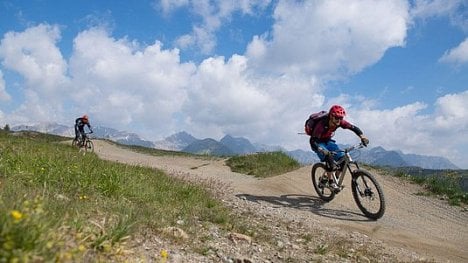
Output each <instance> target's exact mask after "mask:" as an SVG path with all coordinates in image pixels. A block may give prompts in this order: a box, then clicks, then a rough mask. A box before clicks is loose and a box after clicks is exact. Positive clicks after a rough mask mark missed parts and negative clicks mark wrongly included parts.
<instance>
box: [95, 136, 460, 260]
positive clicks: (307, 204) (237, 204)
mask: <svg viewBox="0 0 468 263" xmlns="http://www.w3.org/2000/svg"><path fill="white" fill-rule="evenodd" d="M95 152H96V153H97V154H98V156H99V157H100V158H102V159H106V160H112V161H117V162H122V163H127V164H134V165H142V166H149V167H154V168H158V169H162V170H164V171H166V172H167V173H168V174H179V175H180V174H182V175H184V176H187V177H196V178H203V179H214V180H217V181H220V182H222V183H223V184H226V185H229V187H230V189H232V191H231V192H230V193H228V197H227V198H226V199H227V200H226V202H227V203H229V205H230V206H231V207H233V208H234V209H240V210H242V211H249V212H252V213H256V214H257V216H258V217H263V218H267V217H269V216H272V215H276V216H277V217H278V218H280V219H281V220H286V221H288V220H289V221H290V222H291V221H292V222H306V223H307V224H309V225H310V227H317V226H326V227H322V228H323V229H325V230H326V231H329V234H330V235H342V236H346V235H347V236H348V237H349V238H352V239H356V240H358V239H359V237H364V238H367V239H370V240H372V242H374V243H375V244H378V245H379V246H376V247H378V248H379V249H383V250H385V251H384V253H387V254H389V255H392V256H393V259H395V258H396V259H397V261H401V262H403V261H415V262H416V261H418V262H421V261H424V262H426V261H435V262H468V216H467V215H468V213H467V212H466V209H463V208H460V207H452V206H449V205H448V204H447V202H446V201H444V200H439V199H436V198H434V197H426V196H421V195H417V193H418V192H421V191H422V189H421V188H420V187H419V186H417V185H414V184H410V183H407V182H402V181H401V180H400V179H398V178H394V177H390V176H382V175H379V174H376V173H375V171H373V172H374V174H375V176H376V178H377V180H378V181H379V183H380V184H381V185H382V187H383V190H384V194H385V198H386V201H387V209H386V212H385V215H384V216H383V218H381V219H380V220H378V221H370V220H368V219H367V218H366V217H364V216H363V215H362V213H361V212H360V210H359V209H358V208H357V206H356V204H355V203H354V200H353V198H352V194H351V190H350V188H349V186H350V181H349V178H348V179H345V186H348V187H345V189H344V190H343V191H342V192H341V193H340V194H339V195H337V196H336V197H335V199H334V200H333V201H331V202H329V203H324V202H322V201H321V200H320V199H319V198H318V197H317V195H316V193H315V191H314V190H313V186H312V184H311V182H310V168H311V167H310V166H307V167H303V168H301V169H298V170H296V171H293V172H290V173H287V174H283V175H280V176H275V177H270V178H266V179H256V178H253V177H251V176H247V175H243V174H238V173H233V172H231V171H230V169H229V167H227V166H225V165H224V161H223V160H206V159H201V158H200V159H198V158H189V157H169V156H161V157H155V156H149V155H145V154H140V153H135V152H132V151H129V150H125V149H122V148H120V147H117V146H115V145H112V144H109V143H107V142H104V141H99V140H96V141H95ZM346 180H348V181H346ZM304 224H305V223H304ZM289 231H294V228H293V229H289ZM250 255H251V256H250V257H251V258H255V256H252V253H250ZM298 258H300V256H298ZM391 258H392V257H390V260H388V261H389V262H391V261H392V260H391ZM322 260H323V259H321V260H320V261H322ZM325 261H327V260H325ZM328 261H330V262H332V261H334V260H333V258H332V259H328ZM359 261H361V260H359ZM364 261H366V260H364ZM206 262H210V261H206ZM271 262H277V261H275V260H272V261H271Z"/></svg>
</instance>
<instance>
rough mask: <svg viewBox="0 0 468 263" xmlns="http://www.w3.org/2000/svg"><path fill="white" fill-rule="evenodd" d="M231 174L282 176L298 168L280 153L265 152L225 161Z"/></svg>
mask: <svg viewBox="0 0 468 263" xmlns="http://www.w3.org/2000/svg"><path fill="white" fill-rule="evenodd" d="M226 164H227V165H228V166H229V167H230V168H231V170H232V171H233V172H238V173H243V174H248V175H253V176H256V177H269V176H275V175H280V174H284V173H287V172H290V171H293V170H295V169H297V168H299V167H300V165H299V163H298V162H297V161H296V160H294V159H293V158H291V157H289V156H288V155H286V154H285V153H282V152H265V153H257V154H249V155H241V156H234V157H231V158H229V159H228V160H227V161H226Z"/></svg>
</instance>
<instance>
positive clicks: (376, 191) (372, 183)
mask: <svg viewBox="0 0 468 263" xmlns="http://www.w3.org/2000/svg"><path fill="white" fill-rule="evenodd" d="M351 186H352V188H351V190H352V192H353V197H354V201H356V204H357V206H358V207H359V209H360V210H361V211H362V212H363V213H364V215H365V216H366V217H368V218H370V219H374V220H377V219H379V218H381V217H382V216H383V215H384V213H385V198H384V193H383V190H382V187H380V185H379V183H378V182H377V180H376V179H375V177H374V176H373V175H372V174H370V173H369V172H367V171H364V170H356V171H354V172H353V179H352V182H351Z"/></svg>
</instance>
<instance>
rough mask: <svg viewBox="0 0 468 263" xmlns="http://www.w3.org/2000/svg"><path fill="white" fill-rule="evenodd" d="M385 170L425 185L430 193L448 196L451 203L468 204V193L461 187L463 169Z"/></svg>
mask: <svg viewBox="0 0 468 263" xmlns="http://www.w3.org/2000/svg"><path fill="white" fill-rule="evenodd" d="M383 171H384V172H386V173H389V174H391V175H393V176H396V177H400V178H402V179H405V180H408V181H411V182H413V183H416V184H419V185H422V186H424V188H425V189H427V193H424V194H429V195H440V196H446V197H447V199H448V202H449V204H451V205H461V204H468V193H467V192H464V191H463V190H462V188H461V187H460V183H459V182H460V180H461V178H462V176H466V174H465V175H464V174H463V172H462V171H460V172H459V171H455V170H448V171H444V170H440V171H435V170H430V171H427V172H426V173H427V174H424V173H423V171H416V172H411V171H407V170H405V169H384V168H383Z"/></svg>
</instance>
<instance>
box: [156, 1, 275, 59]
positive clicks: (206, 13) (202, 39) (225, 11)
mask: <svg viewBox="0 0 468 263" xmlns="http://www.w3.org/2000/svg"><path fill="white" fill-rule="evenodd" d="M270 2H271V0H253V1H252V0H249V1H247V0H242V1H223V0H216V1H194V0H178V1H166V0H161V1H156V2H155V4H154V5H155V6H156V7H157V9H161V10H162V12H163V13H164V14H166V15H169V14H170V13H171V12H172V11H174V10H176V9H178V8H181V7H188V8H189V10H190V12H191V13H193V14H194V15H195V16H197V17H198V18H199V19H200V20H201V21H200V22H199V23H197V24H195V25H194V26H193V28H192V32H191V33H189V34H185V35H183V36H180V37H178V39H177V40H176V41H175V43H176V45H177V46H178V47H179V48H182V49H187V48H192V47H196V48H197V49H199V50H200V52H201V53H202V54H205V55H206V54H211V53H212V51H213V50H214V48H215V47H216V42H217V41H216V34H215V33H216V31H217V30H219V28H220V27H221V26H222V25H223V23H224V24H225V23H229V21H230V19H231V16H232V14H233V13H235V12H240V13H242V14H246V15H255V12H259V11H261V10H263V9H264V8H266V7H267V6H268V5H269V4H270Z"/></svg>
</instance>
